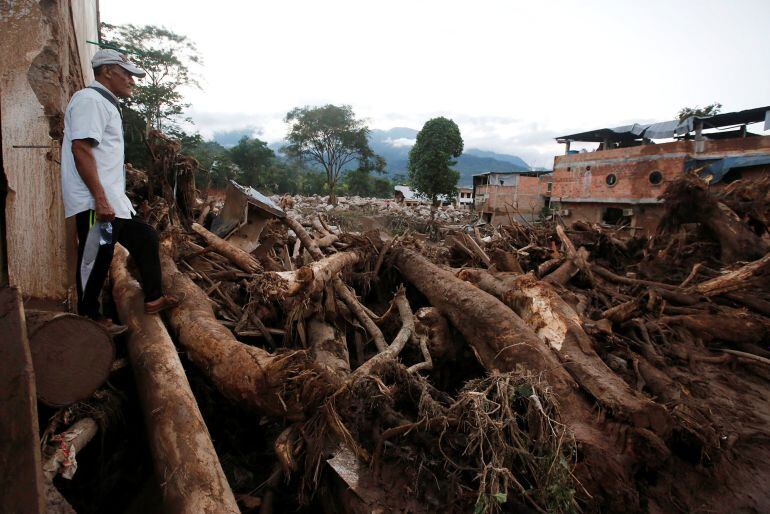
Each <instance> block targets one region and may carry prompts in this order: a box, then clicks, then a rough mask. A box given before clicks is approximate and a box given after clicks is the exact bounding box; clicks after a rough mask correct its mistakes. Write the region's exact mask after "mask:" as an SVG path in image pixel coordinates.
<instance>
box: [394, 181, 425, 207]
mask: <svg viewBox="0 0 770 514" xmlns="http://www.w3.org/2000/svg"><path fill="white" fill-rule="evenodd" d="M393 189H394V191H393V198H395V200H396V201H397V202H398V203H403V204H404V205H419V204H421V203H423V202H422V200H420V199H419V198H417V195H416V194H415V192H414V191H412V189H411V188H410V187H409V186H395V187H394V188H393Z"/></svg>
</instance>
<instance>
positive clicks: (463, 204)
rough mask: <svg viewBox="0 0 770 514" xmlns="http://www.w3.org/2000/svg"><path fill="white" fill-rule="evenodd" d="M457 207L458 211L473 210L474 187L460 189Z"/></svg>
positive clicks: (456, 200)
mask: <svg viewBox="0 0 770 514" xmlns="http://www.w3.org/2000/svg"><path fill="white" fill-rule="evenodd" d="M455 207H457V208H458V209H468V210H470V209H472V208H473V188H472V187H458V188H457V198H456V199H455Z"/></svg>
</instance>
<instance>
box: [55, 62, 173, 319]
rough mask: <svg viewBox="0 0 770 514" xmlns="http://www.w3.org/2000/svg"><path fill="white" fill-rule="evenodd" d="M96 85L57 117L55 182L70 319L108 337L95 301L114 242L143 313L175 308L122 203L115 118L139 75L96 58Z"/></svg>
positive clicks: (142, 227)
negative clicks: (135, 283)
mask: <svg viewBox="0 0 770 514" xmlns="http://www.w3.org/2000/svg"><path fill="white" fill-rule="evenodd" d="M91 65H92V66H93V69H94V76H95V78H96V80H95V81H94V82H93V83H92V84H91V85H90V86H88V87H87V88H85V89H82V90H80V91H78V92H77V93H75V94H74V95H73V96H72V99H71V100H70V102H69V104H68V105H67V110H66V111H65V114H64V140H63V143H62V159H61V168H62V169H61V179H62V193H63V197H64V215H65V217H70V216H75V224H76V226H77V233H78V269H77V289H78V313H79V314H81V315H83V316H88V317H90V318H92V319H94V320H96V321H98V322H99V323H101V324H102V325H103V326H104V327H105V328H107V329H108V331H110V332H111V333H113V334H116V333H120V332H122V331H124V330H125V327H122V326H120V325H115V324H114V323H113V322H112V321H111V320H109V319H107V318H104V317H103V316H102V314H101V313H100V306H99V294H100V293H101V290H102V286H103V285H104V280H105V279H106V277H107V272H108V270H109V267H110V263H111V262H112V254H113V250H114V243H116V242H117V243H120V244H121V245H123V246H124V247H126V249H127V250H128V252H129V253H130V254H131V256H132V257H133V259H134V262H135V263H136V265H137V268H138V269H139V273H140V275H141V279H142V288H143V289H144V295H145V304H144V308H145V312H147V313H148V314H155V313H158V312H160V311H162V310H164V309H168V308H170V307H174V306H176V305H178V304H179V299H177V298H175V297H174V296H172V295H164V294H163V290H162V285H161V270H160V258H159V255H158V233H157V232H156V231H155V229H153V228H152V227H150V226H149V225H147V224H146V223H144V222H142V221H139V220H137V219H134V218H133V215H134V214H136V211H134V208H133V206H132V205H131V201H130V200H129V199H128V197H127V196H126V176H125V169H124V166H123V161H124V142H123V119H122V113H121V111H120V104H119V103H118V98H128V97H129V96H131V93H132V90H133V87H134V77H144V76H145V75H146V73H145V71H144V70H142V69H141V68H139V67H137V66H136V65H135V64H134V63H132V62H131V61H129V60H128V59H126V57H125V56H124V55H123V54H121V53H119V52H117V51H115V50H108V49H102V50H99V51H98V52H96V54H95V55H94V57H93V59H92V60H91Z"/></svg>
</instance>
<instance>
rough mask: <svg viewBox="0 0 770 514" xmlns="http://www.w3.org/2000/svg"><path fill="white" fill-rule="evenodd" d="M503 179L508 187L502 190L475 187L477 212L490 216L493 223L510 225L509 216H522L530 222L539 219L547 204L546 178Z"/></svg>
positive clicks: (493, 186)
mask: <svg viewBox="0 0 770 514" xmlns="http://www.w3.org/2000/svg"><path fill="white" fill-rule="evenodd" d="M503 179H504V181H505V185H502V186H500V185H483V186H476V196H475V198H474V201H475V209H476V211H478V212H480V213H484V214H488V215H489V214H491V215H492V219H493V222H494V223H497V222H500V223H508V214H510V215H512V216H513V215H521V216H523V217H524V218H526V219H527V220H533V219H537V218H538V216H539V215H540V211H541V210H542V209H543V207H544V206H545V205H546V202H547V197H546V187H547V181H548V180H549V179H547V178H546V176H544V175H541V176H538V177H532V176H526V175H514V176H511V175H508V176H505V177H503ZM510 183H513V184H515V185H509V184H510ZM495 220H497V221H495Z"/></svg>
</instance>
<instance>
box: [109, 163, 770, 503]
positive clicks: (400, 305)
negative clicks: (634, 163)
mask: <svg viewBox="0 0 770 514" xmlns="http://www.w3.org/2000/svg"><path fill="white" fill-rule="evenodd" d="M163 162H184V161H178V160H175V159H166V160H165V161H163ZM159 165H160V166H163V163H162V162H161V163H159ZM156 173H157V170H149V172H148V177H149V182H150V183H153V181H155V180H159V179H158V177H157V176H156V175H154V174H156ZM164 173H165V171H164ZM185 173H189V170H188V169H185ZM693 180H697V179H694V178H689V177H685V178H683V179H682V181H680V182H677V183H675V185H673V186H672V187H671V188H669V190H668V193H667V196H666V202H667V205H668V206H669V207H670V211H669V212H670V213H671V215H670V216H668V217H667V218H666V221H665V223H664V225H663V227H662V228H663V232H662V233H661V234H660V235H659V236H656V237H652V238H646V239H638V238H637V239H634V238H631V239H624V238H621V237H620V236H619V235H618V234H616V233H615V232H614V231H613V230H612V229H609V228H607V227H600V226H598V225H589V224H587V223H582V222H576V223H573V224H571V225H564V224H562V223H560V222H559V220H556V221H555V222H549V223H544V224H529V223H525V224H517V223H512V224H510V225H507V226H491V225H473V224H472V223H471V222H472V221H473V220H472V218H471V217H470V215H469V214H468V213H467V212H466V211H457V210H455V209H449V208H440V209H438V210H437V211H436V212H435V215H434V213H432V212H431V209H430V208H429V207H427V206H418V207H415V208H412V207H404V206H401V205H399V204H397V203H395V202H392V201H387V200H372V199H364V198H357V197H351V198H343V197H340V198H339V204H338V205H337V206H329V205H328V204H327V203H326V199H325V198H323V197H300V196H295V197H287V196H285V197H283V198H281V197H273V198H272V202H273V203H274V204H275V205H280V206H281V207H282V208H283V209H284V210H285V213H286V216H285V217H277V218H276V219H273V220H270V221H268V222H267V223H266V225H265V226H264V229H261V231H260V234H259V237H258V241H257V243H258V244H257V246H256V248H255V249H254V250H253V251H252V252H251V253H250V254H249V253H247V252H244V251H243V250H242V249H241V246H236V245H234V244H233V242H232V241H229V240H228V236H227V235H226V234H220V235H214V234H212V233H211V232H210V231H209V230H208V229H207V228H204V226H201V225H199V224H197V223H194V221H195V220H200V221H203V218H205V217H206V216H202V214H203V213H204V211H207V210H208V211H210V212H221V209H222V207H223V206H222V205H221V203H218V202H212V201H211V199H204V198H199V199H198V201H197V202H196V203H195V206H194V208H192V210H191V212H190V209H189V206H190V205H191V204H190V203H189V191H187V192H182V193H181V194H182V195H183V196H181V197H180V196H179V195H180V192H177V193H176V194H177V196H176V198H185V201H186V202H187V203H186V204H185V205H186V206H185V208H182V209H180V208H178V207H177V206H176V204H175V203H174V201H175V200H174V197H173V196H169V195H168V194H165V193H164V194H158V196H148V197H145V198H144V200H145V201H146V202H147V204H146V205H147V206H149V208H148V210H147V212H151V213H154V214H153V216H152V217H151V219H150V221H151V222H152V223H153V224H154V225H155V226H157V227H158V228H159V229H160V230H162V231H163V233H164V235H163V244H162V248H163V255H162V267H163V275H164V288H165V289H166V290H167V291H168V292H171V293H174V294H178V295H180V296H183V297H184V300H183V302H182V303H181V305H180V306H179V307H177V308H175V309H173V310H171V311H170V312H169V313H168V315H167V323H168V326H169V329H170V330H169V333H170V334H171V336H172V338H173V340H174V341H175V342H176V344H177V345H178V347H179V349H180V351H181V353H180V357H181V358H182V361H183V363H184V364H185V372H186V373H187V375H188V377H189V381H190V383H191V385H192V386H193V387H192V390H193V392H194V393H195V399H196V400H197V402H198V404H199V406H200V411H201V413H202V415H203V419H204V421H205V422H206V424H207V425H208V430H209V431H210V432H211V434H212V440H213V441H214V445H215V449H216V454H217V456H218V459H219V461H220V462H221V467H222V469H223V470H224V474H225V476H226V477H227V481H228V483H229V487H230V488H232V492H233V493H234V496H232V497H234V498H237V499H238V501H239V506H240V508H241V510H242V511H243V512H256V511H257V510H255V509H259V510H258V511H259V512H271V511H289V510H299V511H303V512H318V511H325V512H374V511H409V512H437V511H446V512H479V513H481V512H578V511H589V512H594V511H603V512H645V511H650V512H660V511H664V512H668V511H674V510H683V511H694V510H698V509H701V510H702V509H712V510H720V511H739V510H754V511H765V510H767V509H768V508H769V507H770V495H768V493H767V488H766V484H765V480H764V477H766V476H767V473H770V450H769V449H768V447H767V445H766V444H765V442H766V441H767V439H768V438H770V414H768V413H770V395H769V394H768V393H769V392H770V382H769V381H768V374H767V371H768V370H767V362H768V360H767V357H769V356H770V355H768V353H770V352H768V349H767V343H766V341H767V340H768V336H769V335H770V309H768V307H769V306H770V280H768V277H770V260H769V259H770V254H768V253H767V252H766V251H765V248H766V247H765V246H764V245H766V244H767V238H768V236H767V229H768V227H767V225H766V223H765V222H764V221H763V220H766V219H767V218H766V217H764V214H765V213H766V208H767V206H768V205H770V198H768V197H767V195H766V194H765V196H764V197H762V198H758V197H756V195H754V196H751V201H748V200H746V199H745V198H746V195H747V194H748V192H747V190H745V189H741V188H740V187H737V186H736V187H734V188H733V189H732V191H734V192H735V194H736V195H737V194H741V195H743V196H742V198H744V199H743V200H741V201H738V200H736V198H735V197H734V196H731V195H730V192H723V193H720V196H715V195H712V194H711V192H710V191H709V190H708V189H705V188H703V189H701V188H700V187H701V186H700V185H699V184H698V183H692V182H690V181H693ZM139 183H142V182H141V181H140V182H139ZM155 183H156V184H158V186H157V187H156V191H159V192H160V191H165V192H166V193H167V192H168V189H167V188H165V186H163V184H162V180H161V181H159V182H155ZM695 189H697V191H696V193H697V194H698V195H700V196H699V198H700V199H701V200H700V201H701V205H703V206H707V205H712V206H713V205H716V206H717V209H719V212H721V213H723V214H724V213H726V214H725V215H726V216H729V217H730V219H731V224H732V225H731V226H735V227H738V226H740V227H741V231H736V230H733V231H729V232H728V231H715V230H713V229H712V228H713V227H712V226H711V225H710V223H711V221H706V220H704V219H703V218H700V219H697V218H692V217H683V216H682V213H683V210H682V208H681V201H682V195H685V192H686V193H687V195H692V194H694V193H693V191H694V190H695ZM687 198H689V196H687ZM707 202H713V203H707ZM212 203H213V206H212ZM728 205H732V206H733V207H732V208H730V207H728ZM677 206H679V207H677ZM161 207H162V208H161ZM728 211H729V212H728ZM702 212H706V210H705V209H704V210H703V211H702ZM708 212H712V213H713V211H712V210H709V211H708ZM158 213H160V214H158ZM736 224H740V225H736ZM204 225H205V223H204ZM747 226H750V230H751V234H752V236H751V237H756V238H758V239H759V240H760V241H762V243H761V245H760V246H756V245H755V247H754V248H753V249H748V248H747V245H746V244H745V243H744V241H745V240H746V238H749V236H747V235H746V232H745V231H743V229H744V228H746V227H747ZM747 230H749V229H748V228H747ZM731 234H732V236H731ZM736 234H737V235H736ZM731 237H738V238H740V239H739V240H734V239H731ZM236 250H237V251H236ZM752 252H753V253H752ZM129 269H130V268H129V267H127V262H126V261H125V259H122V258H116V259H115V262H114V263H113V269H112V274H113V276H114V277H115V283H114V285H113V290H112V294H113V296H115V297H116V300H117V303H118V306H119V308H120V312H121V316H122V317H124V318H125V319H126V320H129V321H130V322H129V324H130V325H131V326H132V334H131V335H130V336H129V339H130V340H132V341H133V340H134V339H135V338H138V337H140V336H139V335H138V334H137V333H136V331H137V328H136V327H137V323H139V322H138V321H136V320H137V319H139V317H138V315H137V314H136V312H135V310H136V309H138V307H135V306H133V305H134V304H136V305H138V303H137V302H133V301H128V299H127V298H126V295H127V294H128V293H127V289H126V284H127V283H128V281H129V277H130V275H129V273H130V272H129V271H128V270H129ZM134 289H135V287H134ZM132 306H133V307H132ZM142 323H143V322H142ZM132 365H136V364H134V363H132ZM156 379H159V380H161V382H162V381H163V380H164V379H163V378H162V377H156ZM168 384H170V382H169V383H167V384H166V385H168ZM145 387H146V386H145ZM158 387H159V388H162V387H164V385H163V383H159V385H158ZM145 394H146V393H145ZM190 408H191V409H192V407H190ZM148 429H152V427H148ZM198 431H199V432H200V433H201V434H202V433H203V432H204V429H203V428H200V429H198ZM156 453H157V452H156ZM209 455H210V454H209ZM154 458H156V459H157V458H158V456H157V455H156V454H154ZM155 464H156V469H158V463H157V462H156V463H155ZM218 464H219V463H215V462H212V461H211V460H209V461H207V462H205V463H203V464H201V465H202V466H208V467H209V468H210V467H212V466H213V467H214V468H216V466H217V465H218ZM190 465H193V466H194V464H190ZM203 471H204V470H199V471H196V472H194V473H192V475H190V476H203ZM209 471H210V469H209ZM181 479H183V477H182V478H181ZM181 479H180V480H181ZM174 487H177V488H179V489H180V490H181V489H184V483H182V482H179V483H176V484H175V486H174ZM226 497H227V498H232V497H231V496H230V495H226ZM230 504H231V502H230Z"/></svg>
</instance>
